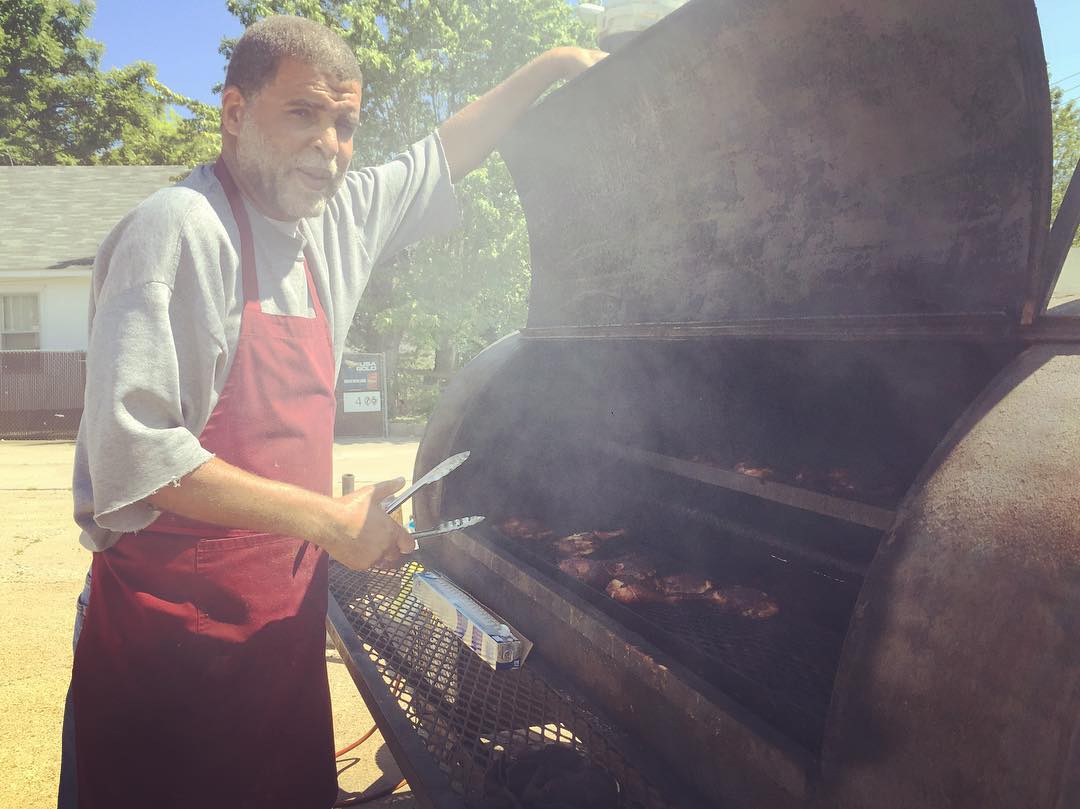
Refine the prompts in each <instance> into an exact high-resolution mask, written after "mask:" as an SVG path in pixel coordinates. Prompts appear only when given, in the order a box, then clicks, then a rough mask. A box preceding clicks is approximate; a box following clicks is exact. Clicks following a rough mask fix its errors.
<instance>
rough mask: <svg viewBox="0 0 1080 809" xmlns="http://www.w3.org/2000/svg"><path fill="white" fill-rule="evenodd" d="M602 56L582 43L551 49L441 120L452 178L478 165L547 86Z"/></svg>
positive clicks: (580, 71) (455, 180) (589, 64)
mask: <svg viewBox="0 0 1080 809" xmlns="http://www.w3.org/2000/svg"><path fill="white" fill-rule="evenodd" d="M605 56H607V54H605V53H604V52H603V51H593V50H587V49H585V48H573V47H564V48H553V49H552V50H550V51H546V52H545V53H542V54H540V55H539V56H538V57H536V58H535V59H533V60H532V61H531V62H529V63H528V64H527V65H525V66H524V67H521V68H518V70H517V71H515V72H514V74H513V75H512V76H510V78H508V79H506V81H504V82H502V83H501V84H499V85H498V86H496V87H495V88H493V89H492V90H489V91H488V92H486V93H485V94H484V95H482V96H480V98H478V99H476V100H475V101H473V102H472V103H471V104H469V105H468V106H466V107H465V108H464V109H462V110H461V111H459V112H457V113H455V114H454V115H452V116H451V117H450V118H448V119H447V120H446V121H444V122H443V124H442V125H441V126H440V127H439V137H440V138H441V139H442V144H443V152H444V153H445V154H446V162H447V163H448V164H449V165H450V175H451V179H452V180H453V181H454V182H457V181H458V180H460V179H461V178H462V177H464V176H465V175H466V174H468V173H469V172H470V171H472V170H473V169H475V168H478V167H479V166H480V164H482V163H483V162H484V160H486V159H487V156H488V155H489V154H491V152H492V150H493V149H494V148H495V146H496V145H497V144H498V143H499V141H500V140H502V137H503V135H505V134H506V133H507V132H509V131H510V129H511V127H513V125H514V124H515V123H517V120H518V119H519V118H520V117H521V116H522V115H523V114H524V113H525V111H526V110H527V109H528V108H529V106H530V105H531V104H532V103H533V102H534V101H536V99H537V98H539V97H540V95H541V94H542V93H543V92H544V91H545V90H546V89H547V88H548V87H550V86H551V85H552V84H554V83H555V82H557V81H561V80H563V79H572V78H574V77H575V76H577V75H578V74H579V73H582V72H583V71H585V70H586V69H588V68H590V67H592V66H593V65H594V64H596V63H597V62H599V61H600V60H601V59H603V58H604V57H605Z"/></svg>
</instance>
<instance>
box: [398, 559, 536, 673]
mask: <svg viewBox="0 0 1080 809" xmlns="http://www.w3.org/2000/svg"><path fill="white" fill-rule="evenodd" d="M412 592H413V595H414V596H416V600H417V601H419V602H420V603H421V604H423V605H424V606H425V607H427V608H428V609H429V610H431V611H432V613H434V615H435V617H436V618H438V619H439V621H440V622H442V624H443V625H445V626H446V627H448V628H449V629H450V630H451V631H453V632H454V633H455V634H456V635H457V636H458V637H459V638H461V642H462V643H464V644H465V645H466V646H468V647H469V648H470V649H472V650H473V651H474V652H476V654H477V655H479V656H480V659H481V660H483V661H484V662H485V663H487V664H488V665H489V666H491V667H492V668H493V669H519V668H521V664H522V663H523V662H524V660H525V657H526V655H528V653H529V650H530V649H531V648H532V644H531V643H529V641H527V640H525V638H523V637H521V635H520V634H519V633H517V632H516V631H515V630H514V629H513V628H512V627H511V626H509V625H508V624H507V623H505V622H504V621H503V620H502V619H501V618H500V617H499V616H498V615H495V614H494V613H493V612H491V611H490V610H489V609H487V607H485V606H484V605H483V604H481V603H480V602H479V601H477V600H476V599H474V598H473V597H472V596H470V595H469V594H468V593H466V592H465V591H464V590H462V589H461V588H460V587H458V586H457V585H456V584H454V583H453V582H452V581H450V579H448V578H446V576H443V575H442V574H441V573H436V572H435V571H434V570H425V571H422V572H420V573H414V574H413V577H412Z"/></svg>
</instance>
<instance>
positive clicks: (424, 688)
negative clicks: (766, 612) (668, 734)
mask: <svg viewBox="0 0 1080 809" xmlns="http://www.w3.org/2000/svg"><path fill="white" fill-rule="evenodd" d="M422 569H423V568H422V567H421V566H420V565H419V564H418V563H416V562H410V563H409V564H407V565H405V566H404V567H401V568H399V569H396V570H380V569H373V570H368V571H363V572H357V571H352V570H349V569H347V568H345V567H343V566H341V565H338V564H335V563H331V569H330V594H331V596H332V597H333V599H334V601H336V603H337V605H338V606H339V607H340V609H341V612H342V613H343V614H344V616H345V618H346V619H347V621H348V625H349V627H350V628H351V630H352V631H353V632H354V633H355V636H356V637H355V641H356V643H355V644H354V646H353V649H352V652H353V654H354V656H357V657H359V656H361V655H362V656H365V657H366V658H367V660H366V661H364V660H357V661H355V663H356V664H357V668H359V669H360V670H361V671H362V672H364V680H365V683H364V688H362V690H367V691H368V693H365V694H364V696H365V698H366V699H368V700H369V703H370V701H371V700H372V699H375V700H376V701H378V702H379V703H380V705H379V710H378V711H375V710H373V713H375V714H376V716H378V715H380V714H382V715H383V716H386V715H387V714H390V713H393V712H394V711H395V710H396V711H397V713H398V716H397V717H395V719H396V720H397V721H396V726H397V728H399V729H402V730H404V728H406V727H407V728H408V731H405V732H404V733H403V734H399V735H407V734H408V732H409V731H411V733H412V736H413V738H411V739H408V738H406V739H399V740H398V741H399V743H400V742H405V743H406V744H404V745H399V749H398V750H396V751H395V753H396V754H398V753H400V751H401V749H402V747H405V748H408V749H409V750H412V751H419V750H420V749H421V748H422V749H423V751H424V752H425V753H426V755H427V756H428V757H429V758H430V761H428V762H423V763H424V764H425V765H427V766H425V767H421V768H419V769H414V770H413V774H412V775H413V778H415V777H417V776H416V773H417V772H421V771H426V772H427V773H428V774H429V780H438V779H437V778H436V779H431V778H430V775H433V774H435V773H436V772H437V773H438V774H439V775H441V776H442V777H443V778H445V783H442V784H434V785H425V784H413V786H414V789H415V790H416V791H417V792H418V793H419V794H421V795H422V794H423V793H424V791H425V787H433V788H434V789H436V790H437V791H438V790H441V791H442V792H443V793H444V795H443V797H444V798H445V797H446V796H447V795H449V794H451V793H452V794H453V795H455V796H458V797H459V798H460V804H459V805H461V806H466V807H473V806H481V805H482V798H483V792H484V781H485V777H486V776H487V775H488V773H489V771H490V770H491V769H492V767H493V766H494V765H495V764H496V763H497V762H498V761H499V759H500V758H501V757H503V756H507V755H509V756H517V755H520V754H521V753H523V752H525V751H526V750H532V749H537V748H540V747H543V746H545V745H550V744H562V745H566V746H567V747H568V748H571V749H573V750H575V751H577V752H579V753H580V754H582V755H583V756H584V757H585V758H586V759H587V760H588V761H589V762H590V763H591V765H592V766H594V767H597V768H600V769H602V770H604V771H606V772H607V773H609V774H610V775H612V776H613V777H614V778H615V779H617V780H618V782H619V784H620V788H621V797H622V805H623V806H625V807H626V808H627V809H653V808H654V807H655V809H666V807H669V806H672V804H671V803H670V802H669V801H668V799H665V797H664V796H662V795H661V793H660V791H659V790H658V789H657V787H656V786H655V785H654V784H652V783H650V782H648V781H647V780H646V778H645V776H643V775H642V772H641V767H639V766H635V764H632V763H631V761H630V760H629V755H632V754H634V753H637V752H638V751H637V750H636V746H635V745H634V744H633V743H632V742H630V741H629V740H628V739H627V738H626V737H625V736H624V735H622V734H621V733H620V732H619V731H618V730H617V729H615V728H614V727H612V726H611V725H609V724H607V723H605V722H604V721H602V720H601V719H600V718H599V717H597V716H596V714H595V713H594V712H593V711H592V710H590V709H589V708H588V707H587V706H586V705H585V704H583V702H582V701H581V700H580V699H579V698H577V697H575V696H573V695H571V694H570V693H569V692H568V691H566V690H564V689H561V688H556V687H554V686H553V685H552V684H551V683H550V682H549V681H548V680H546V679H544V678H543V677H542V676H541V675H540V674H538V673H537V669H538V668H539V666H537V665H534V663H533V661H532V660H531V659H530V661H529V662H527V663H526V664H525V666H524V667H523V668H522V669H520V670H518V671H493V670H492V669H490V668H489V667H488V666H487V665H486V664H485V663H484V662H483V661H481V660H480V659H479V658H478V657H477V656H476V655H475V654H473V653H472V652H471V651H470V650H468V649H466V648H465V647H464V646H463V645H462V644H461V642H460V640H459V639H458V637H457V636H456V635H455V634H454V633H453V632H451V631H450V630H449V629H447V628H446V627H444V626H443V625H442V624H441V623H439V622H438V621H437V620H436V619H435V618H434V616H433V615H432V614H431V613H430V612H429V611H428V610H427V609H426V608H424V607H423V606H422V605H421V604H420V603H419V602H418V601H417V600H416V599H415V598H414V597H413V596H412V585H411V578H412V574H413V573H415V572H418V571H420V570H422ZM342 651H343V653H344V652H346V651H347V650H342ZM365 670H366V671H365ZM371 675H374V679H376V680H377V681H376V682H371V681H370V680H371V679H373V678H372V676H371ZM359 684H360V683H358V685H359ZM402 718H404V720H405V721H404V722H403V721H401V720H402ZM406 723H407V724H406ZM384 735H386V729H385V728H384ZM389 741H390V739H388V742H389ZM392 746H393V745H392ZM631 751H632V752H631ZM639 761H640V759H639ZM399 763H400V762H399ZM432 763H433V764H434V767H432V766H431V764H432ZM408 769H409V768H408V767H406V766H403V770H404V771H406V775H409V774H410V773H409V772H408ZM421 780H423V777H421ZM410 781H412V778H410ZM436 803H438V802H436ZM439 805H447V806H449V805H451V804H449V803H445V802H444V803H441V804H439ZM679 805H680V806H684V805H686V804H685V803H684V802H682V801H680V802H679Z"/></svg>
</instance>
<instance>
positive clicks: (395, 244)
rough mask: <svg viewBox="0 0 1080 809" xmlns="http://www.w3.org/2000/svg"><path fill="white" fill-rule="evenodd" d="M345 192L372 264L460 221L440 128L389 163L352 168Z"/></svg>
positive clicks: (362, 242)
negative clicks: (353, 169)
mask: <svg viewBox="0 0 1080 809" xmlns="http://www.w3.org/2000/svg"><path fill="white" fill-rule="evenodd" d="M344 191H345V195H346V198H347V199H348V203H349V205H350V206H351V208H352V215H353V221H354V222H355V224H356V226H357V227H358V228H359V230H360V241H361V244H362V245H363V247H364V250H365V252H366V253H367V255H368V259H369V261H370V262H371V263H377V262H378V261H379V260H380V259H385V258H390V257H391V256H393V255H394V254H395V253H398V252H400V251H401V250H403V249H404V248H406V247H408V246H409V245H410V244H412V243H414V242H416V241H418V240H419V239H422V238H424V237H426V236H434V235H438V234H442V233H445V232H447V231H449V230H451V229H453V228H454V227H456V226H457V225H458V224H459V222H460V213H459V210H458V202H457V197H456V195H455V193H454V186H453V183H451V181H450V167H449V165H448V164H447V162H446V154H445V153H444V152H443V147H442V141H441V140H440V139H439V135H438V133H437V132H435V133H432V134H431V135H429V136H428V137H426V138H424V139H423V140H421V141H418V142H417V143H415V144H413V145H412V146H411V147H410V148H409V149H407V150H406V151H404V152H402V153H401V154H399V155H397V157H395V158H394V159H393V160H391V161H390V162H389V163H386V164H384V165H381V166H375V167H372V168H365V169H360V170H358V171H351V172H349V174H348V176H347V177H346V181H345V188H344Z"/></svg>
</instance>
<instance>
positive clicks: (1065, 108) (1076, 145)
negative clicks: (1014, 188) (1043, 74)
mask: <svg viewBox="0 0 1080 809" xmlns="http://www.w3.org/2000/svg"><path fill="white" fill-rule="evenodd" d="M1050 103H1051V111H1052V114H1053V127H1054V174H1053V185H1052V191H1051V197H1050V199H1051V202H1050V210H1051V216H1054V217H1056V216H1057V211H1058V208H1059V207H1060V205H1061V200H1062V197H1064V196H1065V189H1066V188H1068V186H1069V181H1070V180H1071V179H1072V176H1073V171H1074V170H1075V169H1076V164H1077V163H1078V162H1080V103H1077V101H1076V100H1075V99H1074V100H1072V101H1066V100H1065V94H1064V93H1063V92H1062V91H1061V88H1060V87H1055V88H1053V89H1051V91H1050ZM1073 246H1074V247H1080V230H1078V231H1077V233H1076V235H1075V236H1074V237H1073Z"/></svg>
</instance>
